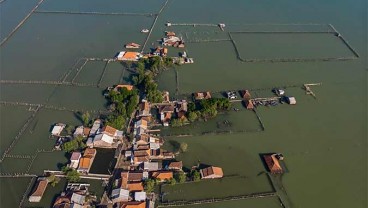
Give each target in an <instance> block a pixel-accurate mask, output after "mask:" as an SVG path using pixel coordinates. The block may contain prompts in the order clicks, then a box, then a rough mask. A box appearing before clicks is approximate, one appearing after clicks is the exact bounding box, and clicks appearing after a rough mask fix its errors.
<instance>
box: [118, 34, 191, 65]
mask: <svg viewBox="0 0 368 208" xmlns="http://www.w3.org/2000/svg"><path fill="white" fill-rule="evenodd" d="M160 45H161V46H158V47H155V48H152V49H151V52H150V53H147V54H143V53H141V52H136V51H120V52H119V53H118V54H117V55H116V57H115V58H116V60H118V61H139V60H140V59H147V58H150V57H153V56H159V57H166V56H167V54H168V51H169V49H168V47H177V48H184V47H185V43H184V40H183V39H182V38H179V37H177V36H176V34H175V32H171V31H166V32H165V37H164V38H162V40H161V41H160ZM124 47H125V48H126V49H139V48H140V47H141V45H139V44H138V43H134V42H131V43H127V44H125V46H124ZM172 60H173V63H175V64H189V63H194V60H193V58H189V57H187V53H186V52H185V51H184V52H183V53H179V56H178V57H172Z"/></svg>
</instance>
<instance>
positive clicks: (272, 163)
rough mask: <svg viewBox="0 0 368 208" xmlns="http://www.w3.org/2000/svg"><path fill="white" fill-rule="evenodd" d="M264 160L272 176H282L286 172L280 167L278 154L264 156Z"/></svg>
mask: <svg viewBox="0 0 368 208" xmlns="http://www.w3.org/2000/svg"><path fill="white" fill-rule="evenodd" d="M263 159H264V161H265V163H266V165H267V167H268V170H269V171H270V173H272V174H281V173H283V172H284V171H283V170H282V167H281V165H280V162H279V159H278V158H277V154H268V155H264V156H263Z"/></svg>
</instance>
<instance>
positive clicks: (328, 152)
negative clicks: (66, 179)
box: [0, 0, 367, 208]
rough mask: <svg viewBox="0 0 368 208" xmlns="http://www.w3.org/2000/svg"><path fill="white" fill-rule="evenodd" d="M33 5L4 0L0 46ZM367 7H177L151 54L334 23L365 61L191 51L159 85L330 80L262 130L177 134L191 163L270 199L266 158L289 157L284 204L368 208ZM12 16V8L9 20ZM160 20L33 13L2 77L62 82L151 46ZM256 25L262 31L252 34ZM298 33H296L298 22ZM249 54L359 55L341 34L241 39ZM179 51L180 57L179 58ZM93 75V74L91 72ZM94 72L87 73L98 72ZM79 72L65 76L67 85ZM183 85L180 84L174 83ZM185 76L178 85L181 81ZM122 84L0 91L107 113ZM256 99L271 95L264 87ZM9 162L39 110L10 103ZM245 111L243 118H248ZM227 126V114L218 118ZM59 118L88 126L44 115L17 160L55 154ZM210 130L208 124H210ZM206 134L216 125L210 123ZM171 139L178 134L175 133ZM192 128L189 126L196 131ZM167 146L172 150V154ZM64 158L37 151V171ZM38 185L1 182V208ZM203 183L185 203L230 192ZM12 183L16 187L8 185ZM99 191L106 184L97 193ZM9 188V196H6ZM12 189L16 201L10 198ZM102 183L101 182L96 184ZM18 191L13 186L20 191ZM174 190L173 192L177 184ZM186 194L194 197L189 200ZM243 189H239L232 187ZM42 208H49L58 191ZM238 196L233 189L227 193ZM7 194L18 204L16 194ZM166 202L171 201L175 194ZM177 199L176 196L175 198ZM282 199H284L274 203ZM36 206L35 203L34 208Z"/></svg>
mask: <svg viewBox="0 0 368 208" xmlns="http://www.w3.org/2000/svg"><path fill="white" fill-rule="evenodd" d="M36 3H37V2H36V1H27V2H23V1H18V0H17V1H15V0H6V1H4V2H2V3H0V9H1V39H2V38H4V37H6V36H7V35H8V34H9V33H10V31H11V30H12V28H14V27H15V26H16V25H17V24H18V22H19V21H20V20H21V19H23V18H24V17H25V15H26V14H27V13H28V12H29V11H30V10H31V9H32V8H33V6H34V5H35V4H36ZM163 3H164V1H162V0H154V1H149V2H146V1H131V0H124V1H117V0H108V1H99V0H93V1H85V0H78V1H61V0H45V1H44V3H43V4H42V5H41V6H40V8H39V10H53V11H73V12H75V11H85V12H89V11H96V12H121V13H126V12H129V13H137V12H139V13H157V12H158V10H159V9H160V8H161V6H162V5H163ZM366 8H367V5H366V2H365V1H362V0H357V1H353V2H352V1H343V0H338V1H332V0H327V1H317V0H312V1H285V0H282V1H252V0H246V1H243V0H233V1H210V0H201V1H195V0H187V1H179V0H169V3H168V5H167V7H166V8H165V9H164V10H163V12H162V13H161V14H160V17H159V18H158V21H157V23H156V26H155V28H154V30H153V32H152V34H151V37H150V38H149V42H148V45H147V48H146V49H147V50H148V49H149V48H150V47H153V46H154V45H156V44H157V42H156V40H158V39H160V38H161V37H162V36H163V32H164V31H165V30H173V31H175V32H177V33H178V34H180V35H182V36H183V37H184V38H187V37H188V40H209V39H226V38H228V35H227V32H229V31H245V30H255V29H257V30H261V29H262V30H271V29H272V30H280V31H281V30H286V29H289V28H290V25H288V26H280V25H278V26H272V25H270V24H295V23H301V24H308V23H317V24H332V25H333V26H334V27H335V28H336V29H337V30H338V31H339V32H340V33H341V34H342V35H343V37H344V38H345V39H346V40H348V42H349V44H350V45H351V46H352V47H354V48H355V50H356V51H357V52H358V53H359V54H360V58H359V59H357V60H352V61H345V62H341V61H340V62H339V61H331V62H298V63H243V62H240V61H239V60H237V57H236V53H235V50H234V47H233V45H232V43H231V42H230V41H226V40H225V41H222V42H210V43H188V44H187V47H186V51H187V52H188V55H189V56H191V57H193V58H194V60H195V63H194V64H192V65H186V66H182V67H176V70H177V74H175V71H174V70H168V71H165V72H164V73H163V74H161V75H160V76H159V77H158V80H159V84H160V88H161V89H165V90H169V91H170V92H171V95H173V96H174V95H175V92H176V88H178V92H177V93H178V95H177V96H179V95H180V94H188V93H192V92H193V91H202V90H210V91H221V90H227V89H260V88H269V89H271V88H272V87H274V86H287V85H298V86H301V85H302V84H303V83H310V82H322V83H323V85H322V86H318V87H313V88H312V89H313V91H314V92H315V93H316V95H317V99H314V98H312V97H311V96H307V95H305V94H304V91H303V90H301V89H300V88H299V87H295V88H290V89H289V88H287V94H289V95H294V96H296V98H297V105H296V106H287V105H282V106H277V107H272V108H266V107H263V108H259V109H258V113H259V115H260V117H261V118H262V121H263V123H264V125H265V131H263V132H257V133H236V134H222V135H207V136H195V137H186V138H180V139H178V138H176V139H175V140H177V141H179V142H182V141H185V142H186V143H188V145H189V148H188V149H189V151H188V152H187V153H185V154H183V155H181V156H180V157H179V159H182V160H183V161H184V165H185V166H186V167H191V166H192V165H195V164H196V163H197V162H198V160H200V161H201V162H203V163H207V164H212V165H217V166H221V167H223V169H224V173H225V175H227V174H228V175H232V174H238V175H240V176H243V177H244V178H245V179H244V180H243V181H242V182H243V183H244V184H252V185H251V186H247V187H245V188H244V189H242V191H244V192H246V193H248V192H257V191H267V190H268V188H267V187H268V185H269V184H268V181H266V180H263V179H262V177H258V174H260V173H262V172H263V171H264V167H263V165H262V163H261V160H260V157H259V154H260V153H267V152H282V153H283V154H284V155H285V163H286V165H287V168H288V170H289V172H288V173H286V174H285V175H284V176H283V178H282V184H283V186H284V188H285V190H286V194H287V199H288V200H289V203H290V204H291V205H292V207H308V208H309V207H356V208H360V207H367V200H366V196H367V189H366V184H367V178H366V177H367V166H366V165H367V155H366V148H367V143H366V140H365V139H366V138H367V131H366V129H367V123H366V116H367V113H366V101H367V100H366V96H367V93H366V89H367V88H366V78H367V76H366V70H365V67H366V65H367V60H366V57H367V51H366V43H367V42H366V37H367V33H366V31H367V26H366V25H367V22H366V13H367V11H366ZM4 11H5V12H4ZM153 20H154V18H153V17H152V16H148V17H147V16H119V15H111V16H109V15H71V14H43V13H42V14H41V13H34V14H32V16H31V17H30V18H29V19H28V20H27V22H26V23H25V24H24V25H22V27H20V29H19V30H18V31H17V32H16V33H15V34H14V35H13V36H12V37H11V38H10V39H9V40H8V41H7V42H6V43H5V44H4V45H2V46H1V48H0V50H1V55H0V56H1V70H0V78H1V80H52V81H58V80H60V79H61V78H63V75H64V74H65V73H66V72H67V71H68V70H70V69H74V68H73V65H74V64H75V63H76V62H77V60H78V59H79V58H82V57H99V58H111V57H113V56H114V55H115V54H116V52H117V51H119V50H122V49H123V45H124V44H125V43H127V42H137V43H140V44H143V41H144V39H145V38H146V36H147V34H142V33H140V30H141V29H143V28H149V27H150V26H151V24H152V22H153ZM166 21H171V22H173V23H213V24H217V23H220V22H223V23H225V24H226V25H227V26H226V27H225V32H222V31H221V30H219V29H218V28H216V27H201V26H198V27H179V26H178V27H172V28H166V27H165V26H164V23H165V22H166ZM254 24H257V25H258V24H262V25H261V26H259V25H258V26H257V25H256V26H255V25H254ZM293 27H295V26H293ZM296 27H297V29H298V30H315V29H316V30H324V28H319V26H318V28H315V27H314V26H303V25H298V26H296ZM234 38H235V39H236V42H237V44H239V48H240V50H241V51H240V53H241V54H242V56H246V57H251V58H273V57H280V56H283V57H281V58H285V57H292V58H294V57H301V56H302V57H317V58H318V57H321V56H324V57H335V56H350V55H351V53H350V51H349V50H348V49H347V48H346V47H345V45H343V44H342V43H341V42H340V41H338V40H336V37H335V36H333V35H329V34H328V35H325V34H322V35H320V34H318V35H306V34H301V35H280V34H274V35H273V34H267V35H254V34H252V35H243V34H240V35H236V37H235V36H234ZM178 51H180V50H172V49H171V48H170V54H172V55H176V54H177V52H178ZM101 66H103V65H102V64H95V63H92V64H91V65H86V68H85V69H86V70H85V69H82V71H81V73H80V74H79V75H78V76H77V77H76V79H75V81H77V82H86V83H92V84H96V82H98V80H99V79H98V77H99V76H100V75H101V70H102V69H101ZM83 70H85V71H83ZM89 72H90V73H89ZM75 74H76V71H75V69H74V71H72V73H71V74H70V75H69V76H68V77H67V79H66V80H67V81H70V80H71V79H72V77H74V75H75ZM176 77H177V78H176ZM177 80H178V82H177ZM117 82H124V83H126V82H129V73H128V72H127V71H126V70H124V68H123V67H122V66H121V65H119V64H117V63H109V64H108V66H107V70H106V74H105V76H104V79H103V80H102V83H101V88H97V87H70V86H55V85H34V84H1V85H0V100H1V101H13V102H29V103H38V104H48V105H53V106H57V107H66V108H67V109H73V110H98V109H103V108H104V105H105V100H104V98H103V96H102V90H103V88H104V87H107V86H108V85H111V84H115V83H117ZM255 95H258V96H264V95H267V96H268V95H270V93H269V91H267V90H265V91H256V93H255ZM0 110H1V124H0V127H1V142H0V145H1V154H2V153H3V151H5V149H7V147H8V145H9V144H10V143H11V141H12V140H13V138H14V137H15V135H16V134H17V131H18V130H20V128H21V127H22V126H23V124H24V123H25V121H26V120H27V118H28V117H29V116H30V115H31V113H32V112H29V111H28V108H27V107H20V106H18V107H10V106H1V108H0ZM241 113H243V112H241ZM239 115H240V114H236V115H228V117H227V118H226V119H227V120H231V121H232V122H233V123H234V125H237V126H236V127H237V128H248V127H249V128H253V127H254V126H257V124H255V123H254V122H257V121H256V120H255V119H254V118H253V117H251V116H254V115H252V114H249V115H248V114H247V113H244V116H243V114H242V116H239ZM219 119H220V120H221V118H219ZM55 122H65V123H70V124H73V125H78V124H80V121H79V120H78V119H77V118H76V117H75V116H74V115H73V113H71V112H66V111H55V110H46V109H41V110H40V112H38V113H37V115H36V117H35V119H34V120H33V121H32V122H31V124H30V125H29V127H28V128H27V129H26V131H25V132H24V134H23V135H22V136H21V137H20V139H19V141H18V142H17V144H16V145H15V147H14V148H12V149H11V151H10V152H9V153H10V154H17V155H18V154H19V155H34V154H35V151H36V150H37V149H45V150H50V149H51V148H52V147H53V144H54V141H51V140H49V139H48V134H49V133H48V131H49V128H50V126H51V125H52V124H53V123H55ZM204 125H207V126H210V125H211V123H208V124H204ZM205 128H207V127H205ZM169 131H170V130H169ZM188 131H189V132H190V131H191V130H190V129H189V130H188ZM168 148H170V146H168ZM65 161H66V158H65V157H64V155H63V154H62V153H60V152H58V153H56V152H55V153H42V154H39V155H38V156H37V157H36V159H35V161H34V162H33V164H32V166H31V169H30V172H29V173H35V174H39V173H41V172H42V170H43V169H56V168H57V162H65ZM29 163H30V160H29V159H12V158H5V160H4V161H3V162H2V163H1V166H0V167H1V172H3V173H14V172H23V171H26V169H27V168H25V166H27V165H28V164H29ZM28 181H29V179H24V180H23V179H9V178H5V179H1V181H0V182H1V187H2V194H1V198H2V199H4V198H5V199H4V200H1V205H2V206H3V205H5V206H7V207H16V206H18V203H19V200H20V198H21V195H22V193H23V192H24V191H25V189H26V185H24V184H27V183H28ZM233 183H236V181H235V182H234V181H232V182H229V183H227V184H225V185H224V186H221V184H215V185H217V187H216V189H211V187H212V186H208V187H206V184H204V185H201V189H197V190H193V187H189V188H187V189H186V188H181V187H180V186H178V187H177V190H181V191H182V192H181V193H182V194H180V195H182V196H186V197H185V198H188V199H189V198H196V197H199V196H200V197H202V195H201V194H202V193H203V192H205V193H206V194H208V195H219V194H221V187H222V188H223V187H227V185H228V184H233ZM11 184H15V185H13V186H12V185H11ZM98 186H99V185H98ZM4 187H5V188H4ZM7 187H11V189H9V190H12V191H11V192H9V193H6V194H4V191H3V190H7ZM99 187H100V186H99ZM13 188H14V189H13ZM171 188H172V189H173V191H177V190H176V189H175V188H176V186H173V187H171ZM185 190H187V191H186V192H185ZM234 190H237V189H234ZM56 193H59V190H55V193H54V192H53V193H50V194H49V196H47V197H46V199H45V200H46V201H47V202H46V201H45V202H43V203H42V204H41V205H39V206H44V207H49V204H50V203H51V201H52V197H53V196H54V194H56ZM230 193H231V194H232V192H231V190H230V192H229V194H230ZM8 196H9V197H8ZM168 196H169V195H168ZM172 197H173V198H177V197H178V196H175V195H172ZM276 203H277V202H276ZM274 204H275V201H274V200H273V198H272V199H265V200H263V199H257V200H251V201H248V200H243V201H237V202H231V203H230V202H229V203H225V202H224V204H218V205H204V206H201V207H225V206H232V207H262V208H263V207H264V208H266V207H267V208H269V207H277V205H274ZM37 206H38V205H37Z"/></svg>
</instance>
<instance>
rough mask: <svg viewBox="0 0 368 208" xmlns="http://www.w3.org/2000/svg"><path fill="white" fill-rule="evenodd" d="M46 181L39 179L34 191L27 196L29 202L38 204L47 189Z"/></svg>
mask: <svg viewBox="0 0 368 208" xmlns="http://www.w3.org/2000/svg"><path fill="white" fill-rule="evenodd" d="M47 184H48V181H47V179H46V178H41V179H39V180H38V181H37V185H36V189H35V190H34V192H33V193H32V195H30V196H29V199H28V200H29V202H40V201H41V199H42V196H43V194H44V193H45V190H46V188H47Z"/></svg>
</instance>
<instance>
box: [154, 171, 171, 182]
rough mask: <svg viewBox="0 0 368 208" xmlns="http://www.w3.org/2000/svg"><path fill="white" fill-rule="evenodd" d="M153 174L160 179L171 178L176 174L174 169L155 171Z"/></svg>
mask: <svg viewBox="0 0 368 208" xmlns="http://www.w3.org/2000/svg"><path fill="white" fill-rule="evenodd" d="M151 174H152V178H155V179H157V180H159V181H165V180H170V179H172V178H173V177H174V174H173V172H172V171H154V172H152V173H151Z"/></svg>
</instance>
